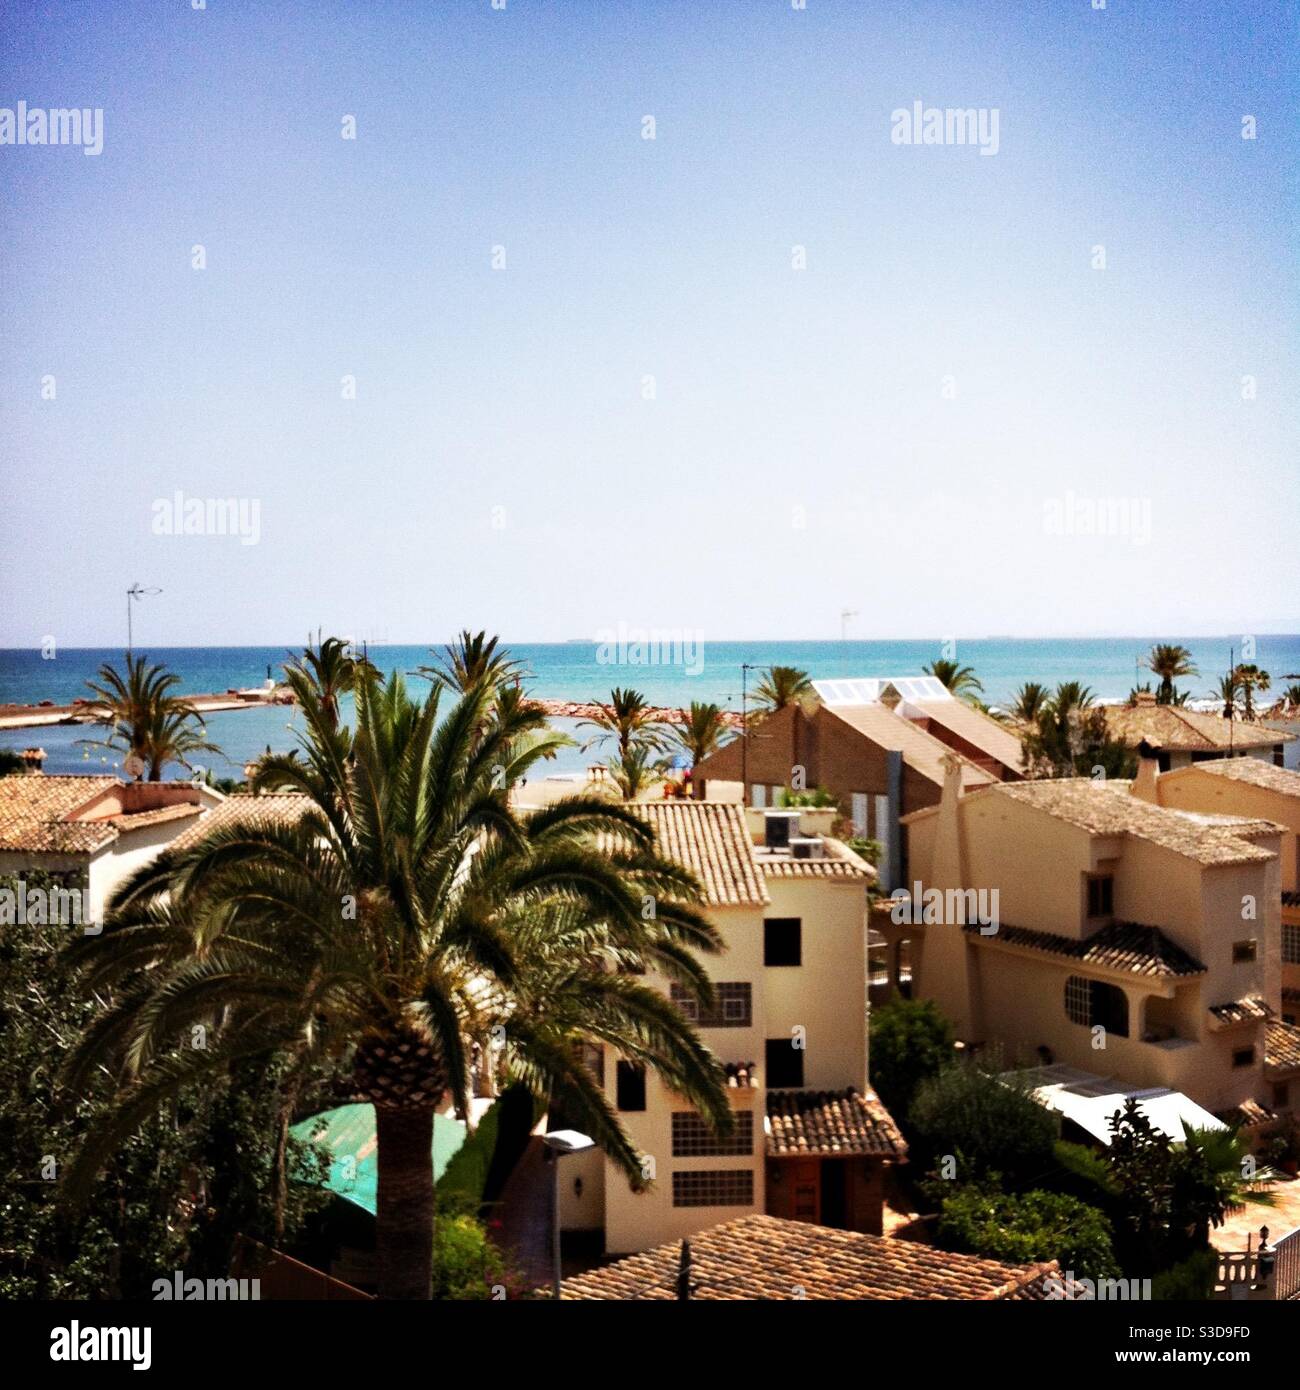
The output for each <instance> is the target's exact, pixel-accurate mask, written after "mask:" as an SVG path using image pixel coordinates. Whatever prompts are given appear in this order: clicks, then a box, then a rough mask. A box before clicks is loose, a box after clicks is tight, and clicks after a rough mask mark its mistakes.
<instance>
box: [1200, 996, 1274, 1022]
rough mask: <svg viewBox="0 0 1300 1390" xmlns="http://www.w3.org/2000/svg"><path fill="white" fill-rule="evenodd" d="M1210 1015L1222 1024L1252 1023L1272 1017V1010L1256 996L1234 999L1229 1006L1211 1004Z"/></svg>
mask: <svg viewBox="0 0 1300 1390" xmlns="http://www.w3.org/2000/svg"><path fill="white" fill-rule="evenodd" d="M1210 1013H1211V1015H1212V1016H1213V1017H1214V1018H1216V1019H1217V1020H1218V1021H1219V1022H1220V1023H1223V1024H1231V1023H1254V1022H1258V1021H1259V1020H1260V1019H1261V1018H1272V1016H1273V1010H1272V1009H1270V1008H1269V1006H1268V1005H1267V1004H1266V1003H1265V1002H1264V1000H1263V999H1261V998H1260V997H1259V995H1257V994H1252V995H1251V996H1250V997H1249V998H1246V999H1235V1000H1233V1002H1232V1003H1231V1004H1211V1005H1210Z"/></svg>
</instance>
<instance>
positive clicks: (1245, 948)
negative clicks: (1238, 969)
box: [1232, 939, 1257, 965]
mask: <svg viewBox="0 0 1300 1390" xmlns="http://www.w3.org/2000/svg"><path fill="white" fill-rule="evenodd" d="M1256 946H1257V943H1256V942H1255V941H1254V940H1253V939H1252V940H1250V941H1234V942H1233V943H1232V963H1233V965H1248V964H1249V963H1250V962H1251V961H1253V960H1254V959H1255V954H1256Z"/></svg>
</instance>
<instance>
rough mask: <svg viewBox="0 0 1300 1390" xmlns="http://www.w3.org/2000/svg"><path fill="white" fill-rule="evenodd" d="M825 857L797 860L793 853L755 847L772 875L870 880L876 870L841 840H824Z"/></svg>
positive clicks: (760, 859)
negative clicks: (771, 852) (774, 851)
mask: <svg viewBox="0 0 1300 1390" xmlns="http://www.w3.org/2000/svg"><path fill="white" fill-rule="evenodd" d="M822 844H823V846H824V850H825V852H824V857H823V858H821V859H796V858H794V856H793V855H789V854H767V853H764V851H763V847H762V846H761V845H755V846H754V858H755V859H756V860H757V862H758V866H759V868H761V869H762V871H763V873H764V874H765V875H766V877H768V878H833V879H843V880H854V881H858V882H861V883H864V884H865V883H870V882H871V881H872V880H873V879H874V878H875V877H876V871H875V869H873V868H872V867H871V865H870V864H868V863H867V861H866V860H865V859H863V858H862V857H861V856H860V855H858V854H855V853H854V851H853V850H851V849H850V848H849V847H848V845H846V844H844V843H842V842H841V841H839V840H831V839H824V840H823V841H822Z"/></svg>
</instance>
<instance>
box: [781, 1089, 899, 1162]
mask: <svg viewBox="0 0 1300 1390" xmlns="http://www.w3.org/2000/svg"><path fill="white" fill-rule="evenodd" d="M765 1127H766V1129H767V1152H768V1156H769V1157H775V1158H789V1157H794V1156H807V1155H813V1154H818V1155H826V1156H833V1155H837V1154H866V1155H875V1156H879V1157H882V1158H903V1157H904V1156H905V1155H906V1154H907V1143H906V1141H905V1140H904V1138H903V1136H902V1135H901V1134H900V1133H899V1131H898V1126H897V1125H896V1124H895V1123H894V1119H893V1116H892V1115H890V1113H889V1111H888V1110H886V1109H885V1107H884V1105H883V1104H882V1103H881V1101H880V1099H879V1097H878V1096H877V1095H876V1093H875V1092H874V1091H865V1092H864V1091H858V1090H855V1089H854V1088H853V1087H852V1086H850V1087H849V1088H848V1090H846V1091H769V1092H768V1093H767V1123H766V1126H765Z"/></svg>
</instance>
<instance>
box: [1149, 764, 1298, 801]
mask: <svg viewBox="0 0 1300 1390" xmlns="http://www.w3.org/2000/svg"><path fill="white" fill-rule="evenodd" d="M1192 770H1195V771H1197V772H1212V773H1213V774H1214V775H1215V776H1216V777H1230V778H1231V779H1232V780H1233V781H1234V782H1249V783H1250V784H1251V786H1252V787H1263V788H1264V789H1265V790H1267V791H1271V792H1281V793H1282V795H1283V796H1297V797H1300V772H1296V771H1295V770H1294V769H1292V768H1286V767H1275V766H1274V765H1273V764H1272V763H1270V762H1265V761H1264V759H1263V758H1210V759H1207V760H1206V761H1205V762H1203V763H1193V764H1192V767H1191V768H1190V769H1189V768H1181V767H1180V768H1178V769H1177V770H1176V771H1175V772H1171V773H1166V774H1165V775H1166V776H1168V777H1176V776H1177V775H1178V774H1179V773H1182V772H1187V771H1192Z"/></svg>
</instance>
